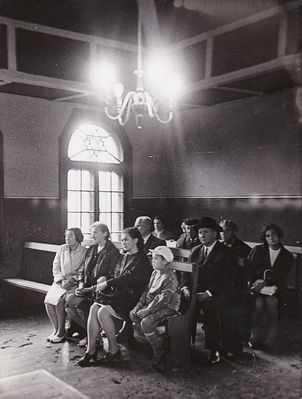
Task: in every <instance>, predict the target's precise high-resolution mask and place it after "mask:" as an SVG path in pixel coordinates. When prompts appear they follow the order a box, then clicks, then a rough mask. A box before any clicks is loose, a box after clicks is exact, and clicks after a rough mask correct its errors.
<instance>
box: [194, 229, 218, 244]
mask: <svg viewBox="0 0 302 399" xmlns="http://www.w3.org/2000/svg"><path fill="white" fill-rule="evenodd" d="M198 238H199V241H200V242H201V243H202V244H203V245H206V246H210V245H212V244H213V243H214V242H215V241H216V239H217V232H216V230H212V229H209V228H208V227H201V228H200V229H199V230H198Z"/></svg>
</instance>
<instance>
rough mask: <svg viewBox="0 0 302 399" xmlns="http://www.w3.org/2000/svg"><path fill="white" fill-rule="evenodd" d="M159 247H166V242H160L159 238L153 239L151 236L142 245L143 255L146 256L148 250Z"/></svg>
mask: <svg viewBox="0 0 302 399" xmlns="http://www.w3.org/2000/svg"><path fill="white" fill-rule="evenodd" d="M160 245H164V246H166V245H167V244H166V241H164V240H160V239H159V238H157V237H155V236H154V235H153V234H151V236H150V237H149V238H148V240H147V242H146V243H145V244H144V253H145V254H148V253H149V251H150V249H155V248H156V247H159V246H160Z"/></svg>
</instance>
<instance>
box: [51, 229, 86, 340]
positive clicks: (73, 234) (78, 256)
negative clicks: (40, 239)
mask: <svg viewBox="0 0 302 399" xmlns="http://www.w3.org/2000/svg"><path fill="white" fill-rule="evenodd" d="M83 238H84V237H83V234H82V232H81V230H80V229H78V228H77V227H74V228H70V229H67V230H66V231H65V241H66V244H63V245H61V246H60V247H59V249H58V252H57V254H56V256H55V259H54V261H53V269H52V272H53V277H54V282H53V284H52V286H51V287H50V289H49V291H48V292H47V294H46V297H45V300H44V303H45V308H46V312H47V315H48V317H49V319H50V321H51V324H52V325H53V332H52V333H51V334H50V335H49V336H48V337H47V341H50V342H52V343H60V342H63V341H64V340H65V316H66V314H65V296H66V292H68V291H70V290H74V289H75V288H76V285H77V273H78V272H79V271H80V270H81V269H83V267H84V259H85V254H86V249H85V248H84V247H82V245H81V242H82V241H83Z"/></svg>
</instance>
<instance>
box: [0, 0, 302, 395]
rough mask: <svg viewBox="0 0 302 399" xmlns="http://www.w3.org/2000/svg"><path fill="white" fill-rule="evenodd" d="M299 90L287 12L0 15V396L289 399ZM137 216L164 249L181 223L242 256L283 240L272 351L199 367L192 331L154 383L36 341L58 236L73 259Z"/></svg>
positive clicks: (228, 9)
mask: <svg viewBox="0 0 302 399" xmlns="http://www.w3.org/2000/svg"><path fill="white" fill-rule="evenodd" d="M301 84H302V2H301V0H282V1H281V0H254V1H249V0H241V1H236V0H212V1H210V0H115V1H112V0H101V1H100V0H89V1H85V2H84V1H79V0H64V1H59V0H52V1H50V0H39V1H38V0H26V1H25V0H1V1H0V220H1V223H0V233H1V234H0V262H1V263H0V326H1V327H0V329H1V334H0V359H1V364H2V365H4V367H1V370H0V397H3V398H19V397H21V395H23V397H24V395H25V397H32V396H33V395H34V394H36V396H37V397H39V398H42V397H49V398H50V397H55V395H57V396H56V397H62V398H63V397H64V398H65V397H66V398H67V397H79V398H80V397H88V398H90V397H91V398H92V397H94V398H117V397H121V398H141V397H145V398H158V397H162V398H172V397H173V398H184V397H186V398H201V397H205V398H206V397H210V398H221V397H225V396H226V395H228V396H229V397H230V398H241V397H242V398H256V397H257V398H258V397H263V398H271V397H277V398H285V397H286V398H298V397H300V396H301V351H302V346H301V323H302V321H301V315H302V313H301V304H302V303H301V300H302V294H301V292H302V266H301V254H302V249H301V247H302V242H301V236H302V234H301V233H302V232H301V198H302V197H301V194H302V193H301V181H302V173H301V162H302V157H301V144H302V143H301V126H302V87H301ZM142 215H146V216H148V217H150V218H151V219H152V220H153V218H154V217H155V216H158V215H160V217H162V218H163V220H164V225H165V227H166V228H167V229H168V230H169V231H171V232H173V237H174V238H175V240H173V242H172V240H171V242H170V243H168V242H167V243H168V246H171V247H175V245H176V244H175V241H176V240H177V239H178V238H179V237H180V236H181V234H182V233H183V231H182V229H181V224H182V222H183V221H184V220H185V219H188V218H194V219H198V220H200V219H202V218H204V217H210V218H213V219H214V220H215V221H216V223H217V224H219V223H220V222H221V221H223V220H231V221H232V222H234V223H236V225H237V226H238V228H239V231H238V236H239V238H240V239H241V240H243V241H244V242H246V243H247V244H249V245H250V246H251V247H254V246H255V245H258V244H260V243H261V239H260V232H261V229H262V228H263V226H266V225H268V224H271V223H272V224H274V225H277V226H280V227H281V228H282V230H283V231H284V237H282V244H284V246H285V248H286V249H287V250H288V251H289V252H290V253H292V254H293V257H294V266H293V268H292V270H291V272H290V274H289V277H288V280H287V283H286V285H287V288H288V300H287V303H286V305H287V307H286V311H285V315H284V317H283V319H282V320H281V319H280V323H281V324H282V326H283V327H282V328H281V330H280V331H281V333H280V337H279V341H278V348H277V351H276V353H265V352H262V351H253V350H252V349H251V348H245V349H244V353H245V356H243V357H242V358H240V359H239V360H238V359H229V358H222V361H221V362H220V364H219V365H215V366H213V367H212V366H206V365H205V364H204V362H203V360H204V354H203V345H204V343H203V341H204V332H203V331H202V329H200V328H199V324H198V328H197V336H196V344H195V347H194V348H193V349H192V356H191V359H190V361H189V363H188V364H187V365H186V367H181V365H180V364H178V365H177V367H171V368H170V370H168V372H167V373H158V372H156V371H154V370H153V369H152V368H151V367H150V365H149V363H150V359H151V357H152V351H151V349H150V347H149V346H148V344H147V343H146V342H145V341H143V340H140V341H139V342H140V345H139V346H135V348H131V347H128V346H125V347H122V361H121V363H119V364H118V365H108V366H106V367H102V366H99V367H87V368H86V369H82V368H80V367H78V366H77V365H76V361H77V360H78V358H79V357H80V355H82V353H83V350H80V349H79V348H78V347H77V345H76V344H75V343H74V342H71V343H70V342H67V341H65V342H64V343H63V344H57V345H50V344H49V343H48V342H46V340H45V337H46V335H47V334H48V330H50V323H49V320H48V319H47V315H46V313H45V309H44V303H43V301H44V296H45V294H44V291H43V290H44V289H45V287H44V288H43V285H51V284H52V282H53V275H52V262H53V259H54V256H55V253H56V251H57V249H58V246H59V245H62V244H64V242H65V239H64V232H65V230H66V229H67V228H71V227H78V228H81V230H82V232H83V235H84V244H85V245H86V246H88V245H90V244H91V236H90V233H91V225H92V223H94V222H95V221H98V220H99V221H101V222H102V223H105V224H106V225H108V227H109V230H110V232H111V239H112V242H114V243H118V242H120V240H121V232H122V231H123V230H124V229H125V228H128V227H130V226H134V224H135V221H136V218H138V217H139V216H142ZM119 249H120V247H119ZM14 279H15V281H17V280H18V279H22V281H25V280H26V281H29V282H34V283H38V284H41V286H39V287H38V286H36V285H30V283H26V284H27V285H26V284H25V283H20V282H19V284H21V285H18V282H17V284H15V283H14V282H13V280H14ZM9 280H11V283H9ZM22 284H23V285H22ZM24 284H25V286H24ZM30 287H32V288H30ZM37 287H38V288H37ZM198 323H200V321H198ZM179 345H180V343H179ZM180 346H181V345H180ZM35 373H36V374H35ZM25 377H26V378H27V379H25ZM34 381H37V383H36V385H35V382H34ZM45 386H47V387H48V390H50V391H51V392H50V393H49V396H46V395H47V394H46V393H45V396H43V395H44V393H43V395H42V394H41V390H43V391H44V389H45ZM53 386H55V387H56V389H57V391H55V388H53ZM49 387H51V389H50V388H49ZM24 389H25V390H24ZM40 394H41V396H40ZM2 395H3V396H2ZM26 395H28V396H26ZM51 395H53V396H51Z"/></svg>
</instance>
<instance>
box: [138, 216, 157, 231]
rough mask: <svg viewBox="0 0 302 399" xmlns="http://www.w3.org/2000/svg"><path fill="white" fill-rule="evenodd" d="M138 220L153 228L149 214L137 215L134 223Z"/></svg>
mask: <svg viewBox="0 0 302 399" xmlns="http://www.w3.org/2000/svg"><path fill="white" fill-rule="evenodd" d="M138 221H142V222H143V223H146V224H148V225H149V226H150V230H152V228H153V223H152V219H151V218H150V217H149V216H139V217H137V218H136V220H135V223H136V222H138Z"/></svg>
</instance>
